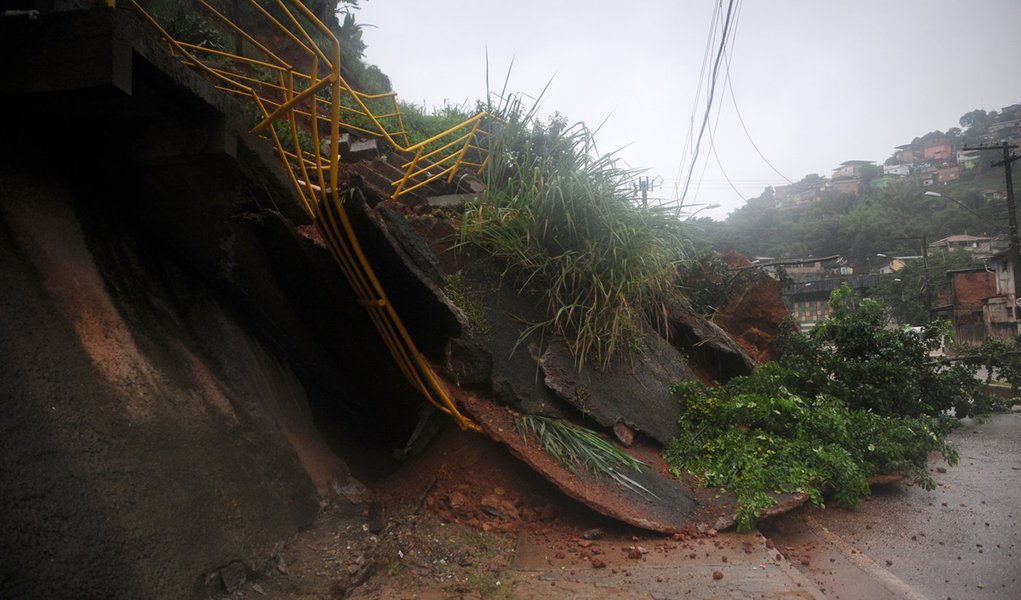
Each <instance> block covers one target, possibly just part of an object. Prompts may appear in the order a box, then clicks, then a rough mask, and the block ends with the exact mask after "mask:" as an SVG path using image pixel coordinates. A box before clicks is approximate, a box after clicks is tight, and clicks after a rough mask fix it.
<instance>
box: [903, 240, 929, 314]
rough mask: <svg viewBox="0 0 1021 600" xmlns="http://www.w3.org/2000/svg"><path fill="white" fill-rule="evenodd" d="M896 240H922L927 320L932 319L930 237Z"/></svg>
mask: <svg viewBox="0 0 1021 600" xmlns="http://www.w3.org/2000/svg"><path fill="white" fill-rule="evenodd" d="M894 239H896V240H916V241H920V242H922V281H923V283H924V285H923V289H924V290H925V321H926V322H927V323H928V322H929V321H930V320H931V316H932V315H931V313H932V288H931V287H929V238H928V237H927V236H925V235H921V236H907V237H899V238H894Z"/></svg>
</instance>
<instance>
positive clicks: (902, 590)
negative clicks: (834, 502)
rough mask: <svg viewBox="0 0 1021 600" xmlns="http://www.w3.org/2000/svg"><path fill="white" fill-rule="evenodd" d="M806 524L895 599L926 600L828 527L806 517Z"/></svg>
mask: <svg viewBox="0 0 1021 600" xmlns="http://www.w3.org/2000/svg"><path fill="white" fill-rule="evenodd" d="M805 523H806V524H807V525H808V528H809V529H810V530H811V531H812V533H814V534H815V535H817V536H819V537H820V538H821V539H822V540H823V541H825V542H826V543H827V544H829V545H830V546H831V547H832V548H833V549H834V550H836V551H837V552H839V553H840V554H841V555H842V556H843V557H844V558H846V559H847V560H848V561H849V562H850V563H851V564H853V565H855V566H856V567H858V568H859V569H861V570H862V571H864V572H865V573H866V574H867V575H868V576H869V577H871V578H872V579H873V580H875V581H876V582H877V583H879V585H881V586H882V587H883V588H885V589H886V590H887V591H889V592H890V593H891V594H893V596H894V597H896V598H902V599H903V600H926V596H925V595H923V594H920V593H918V592H917V591H915V589H914V588H913V587H911V586H910V585H908V584H907V583H905V582H904V580H902V579H900V578H899V577H897V576H896V575H894V574H893V573H891V572H890V571H889V570H887V569H885V568H883V567H882V566H880V565H879V564H878V563H877V562H876V561H874V560H872V559H871V558H869V557H868V556H867V555H866V554H865V553H864V552H862V551H861V550H858V549H857V548H855V547H854V546H853V545H852V544H850V543H849V542H847V541H845V540H844V539H843V538H842V537H840V536H839V535H837V534H835V533H833V532H832V531H830V530H829V529H827V528H826V527H823V526H822V525H821V524H819V522H818V521H816V520H815V519H813V518H812V517H810V516H807V515H806V516H805Z"/></svg>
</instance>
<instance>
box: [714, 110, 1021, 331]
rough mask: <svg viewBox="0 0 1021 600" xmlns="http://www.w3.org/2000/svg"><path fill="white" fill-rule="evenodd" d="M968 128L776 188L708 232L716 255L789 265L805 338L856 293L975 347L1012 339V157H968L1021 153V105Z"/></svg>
mask: <svg viewBox="0 0 1021 600" xmlns="http://www.w3.org/2000/svg"><path fill="white" fill-rule="evenodd" d="M959 125H960V127H951V128H950V129H947V130H946V131H938V130H937V131H932V132H929V133H926V134H924V135H921V136H919V137H916V138H915V139H913V140H911V141H910V142H908V143H905V144H902V145H899V146H897V147H896V148H894V149H893V151H892V153H891V155H890V156H889V158H887V159H886V160H885V161H883V162H882V163H881V164H880V163H877V162H876V161H869V160H860V159H852V160H847V161H844V162H842V163H841V164H839V165H837V166H836V167H835V168H834V169H833V171H832V173H831V174H830V175H829V176H828V177H827V176H822V175H819V174H810V175H807V176H806V177H804V178H803V179H801V180H800V181H798V182H796V183H793V184H790V185H786V186H777V187H773V188H767V189H766V190H764V191H763V193H762V194H761V195H759V196H758V197H757V198H753V199H751V200H749V201H748V203H747V204H746V205H745V206H743V207H742V208H740V209H738V210H736V211H734V212H733V213H731V214H730V215H729V216H728V218H727V220H726V221H724V222H722V223H720V222H715V221H711V220H709V219H700V220H698V221H697V223H698V224H699V225H700V227H701V231H702V233H703V235H704V236H705V237H706V238H707V241H708V242H709V243H710V244H711V245H712V246H713V247H714V248H715V249H716V250H717V251H720V252H724V253H726V252H729V251H732V250H736V251H738V252H741V253H743V254H744V255H746V256H748V257H749V258H750V259H751V260H753V261H757V263H758V264H762V265H778V267H777V268H772V267H770V268H769V269H770V270H773V271H776V272H775V273H774V275H775V276H778V277H781V275H780V274H779V271H782V273H783V274H782V279H783V280H784V281H785V282H786V286H785V289H784V300H785V304H786V305H787V308H788V310H789V311H790V313H791V315H792V316H793V317H794V318H795V319H796V320H797V321H798V322H799V323H801V325H802V327H803V328H806V329H807V328H810V327H811V326H813V325H814V324H815V323H817V322H819V321H820V320H822V319H825V318H826V317H827V316H828V314H829V307H828V299H829V295H830V293H831V292H832V291H833V290H835V289H837V288H839V287H841V285H843V284H845V283H846V284H847V285H848V286H850V287H851V288H852V289H854V290H855V291H856V292H857V295H858V296H865V297H867V296H872V297H877V298H880V299H882V300H883V301H884V303H886V304H887V305H888V307H889V309H890V314H891V316H892V317H893V319H894V320H895V321H897V322H900V323H903V324H919V323H922V322H925V321H928V320H930V319H932V318H936V317H942V318H946V319H948V320H950V321H951V322H952V323H953V325H954V329H955V332H956V334H957V338H958V340H959V341H962V342H965V343H976V344H977V343H980V342H981V341H982V340H983V339H985V338H987V337H991V336H992V337H1012V336H1013V335H1015V334H1016V331H1017V324H1018V320H1017V316H1018V315H1017V313H1018V312H1021V309H1017V308H1015V301H1014V299H1015V298H1016V295H1015V292H1014V283H1013V280H1014V277H1013V265H1012V264H1011V260H1010V252H1009V248H1010V240H1009V235H1008V221H1009V219H1008V209H1007V196H1008V194H1007V189H1006V178H1005V176H1004V169H1003V167H1002V166H993V163H994V162H995V161H996V160H998V159H1000V158H1001V155H1000V153H999V152H988V151H976V150H969V148H973V147H974V146H976V145H987V146H988V145H996V144H1002V143H1004V142H1006V143H1008V144H1019V143H1021V103H1018V104H1013V105H1010V106H1006V107H1003V108H1002V109H1001V110H999V111H989V112H986V111H984V110H973V111H971V112H968V113H966V114H964V115H963V116H962V117H961V118H960V120H959ZM1013 183H1014V186H1013V187H1014V194H1015V196H1017V195H1019V192H1021V189H1019V185H1018V179H1017V178H1015V179H1014V181H1013Z"/></svg>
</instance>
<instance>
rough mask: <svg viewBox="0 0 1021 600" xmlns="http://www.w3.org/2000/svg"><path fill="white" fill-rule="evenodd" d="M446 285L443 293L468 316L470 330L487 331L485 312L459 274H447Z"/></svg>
mask: <svg viewBox="0 0 1021 600" xmlns="http://www.w3.org/2000/svg"><path fill="white" fill-rule="evenodd" d="M446 280H447V281H446V285H444V286H443V293H444V294H446V296H447V298H450V301H451V302H453V303H454V305H455V306H457V307H458V308H460V309H461V312H463V313H464V316H466V317H468V326H469V327H470V328H471V329H472V331H477V332H479V333H485V332H486V331H489V320H488V319H486V312H485V310H484V309H483V308H482V305H481V304H479V303H478V302H477V301H476V300H475V299H474V298H473V297H472V294H471V290H470V289H468V287H467V286H466V285H465V283H464V281H463V280H462V279H461V275H460V274H454V275H447V277H446Z"/></svg>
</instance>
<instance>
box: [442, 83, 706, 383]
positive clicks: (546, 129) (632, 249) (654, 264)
mask: <svg viewBox="0 0 1021 600" xmlns="http://www.w3.org/2000/svg"><path fill="white" fill-rule="evenodd" d="M493 110H494V111H495V113H496V115H497V117H498V119H497V120H495V122H496V124H495V125H494V130H493V132H492V135H491V146H490V155H491V161H490V163H489V165H488V168H487V171H486V173H485V179H486V187H487V190H486V194H485V196H484V197H483V198H482V200H481V201H480V202H479V203H477V204H475V205H473V206H469V207H468V210H467V211H466V214H465V217H464V219H463V221H462V229H461V234H462V240H463V241H464V242H467V243H474V244H477V245H479V246H481V247H482V248H483V249H485V250H486V251H488V252H489V253H491V254H492V255H494V256H497V257H499V258H501V259H503V260H504V261H505V262H506V264H507V271H508V272H509V273H511V274H513V275H514V276H516V278H517V281H518V282H519V284H520V287H521V289H522V291H523V292H525V293H537V294H539V295H540V296H542V297H543V298H544V299H545V304H546V320H545V321H542V322H540V323H535V324H533V325H532V326H531V327H529V328H528V329H527V330H525V332H524V333H523V335H522V338H524V337H527V336H528V335H530V334H531V333H533V332H542V331H545V330H546V329H550V330H552V332H553V333H554V334H557V335H559V336H562V337H563V338H564V339H565V341H566V342H567V344H568V347H569V348H570V350H571V352H572V354H573V355H574V357H575V361H576V363H577V365H578V367H579V368H580V367H581V366H582V365H583V364H585V362H586V360H590V359H591V360H592V361H593V362H594V363H595V364H597V366H599V367H602V368H605V367H607V366H608V365H609V362H610V360H611V358H612V357H613V356H614V355H615V354H617V353H621V354H622V355H624V356H628V357H630V358H633V357H632V356H631V352H630V351H631V350H632V349H633V348H634V347H635V344H634V343H633V341H634V340H635V339H636V338H638V337H640V333H639V332H640V330H641V323H642V321H643V320H645V319H646V315H648V314H652V313H653V312H656V311H655V308H656V307H657V306H659V305H660V304H661V303H662V300H663V298H664V296H665V295H666V294H667V293H668V292H669V291H670V290H672V289H674V288H675V282H676V279H677V264H678V262H679V261H680V260H681V259H682V258H683V257H684V251H683V249H684V248H685V247H686V243H685V238H684V236H683V235H682V233H683V231H682V226H683V223H682V222H681V221H679V220H678V219H676V218H675V217H674V216H673V214H671V213H667V212H664V211H660V210H656V209H646V208H643V207H642V206H640V205H639V204H636V202H635V199H634V192H633V189H632V185H631V184H632V182H633V180H634V176H635V175H636V174H637V172H636V171H634V170H628V169H623V168H620V167H619V166H618V163H617V161H616V159H615V158H613V156H612V154H611V155H606V156H600V155H599V154H598V152H597V149H596V145H595V138H594V132H593V131H592V130H590V129H589V128H588V127H587V126H585V124H584V123H574V124H568V122H567V120H566V119H564V118H563V117H561V116H559V115H556V116H554V117H553V118H551V119H550V120H549V121H548V122H545V123H543V122H540V121H539V120H538V119H537V118H536V117H535V116H534V108H533V109H532V110H527V111H526V110H525V108H524V107H523V104H522V102H521V100H520V96H510V97H509V99H508V100H507V101H506V102H504V103H503V104H502V105H501V106H500V107H498V108H496V109H493Z"/></svg>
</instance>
